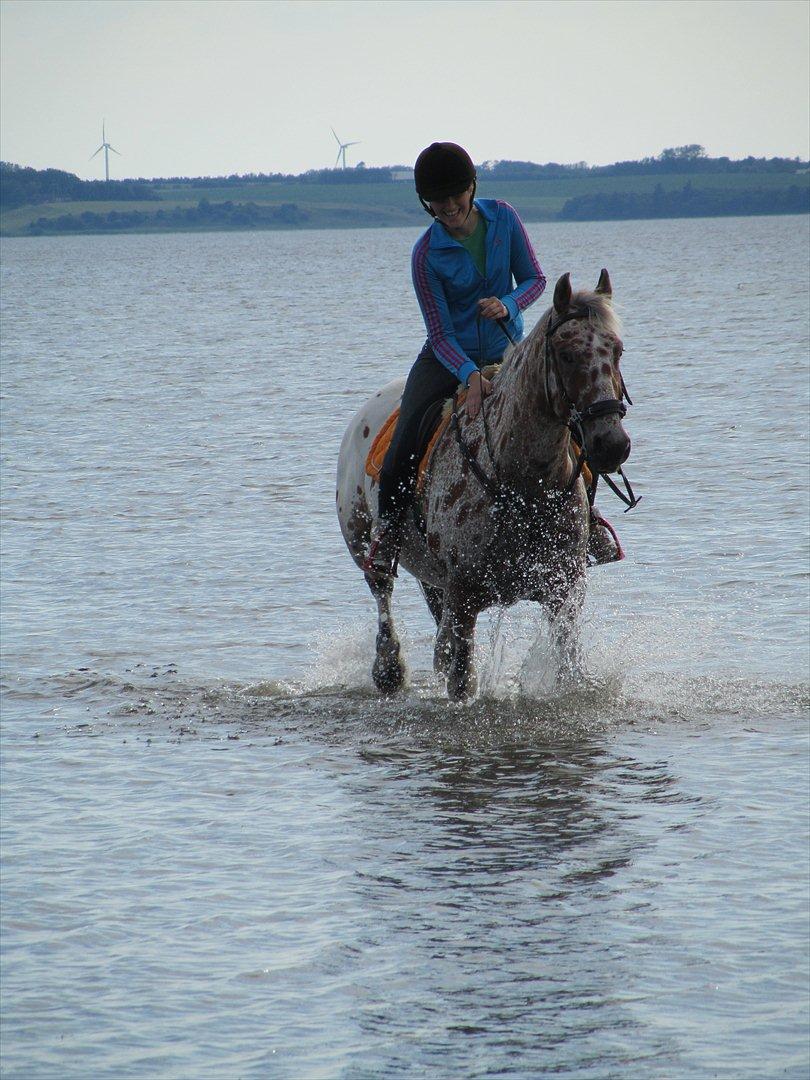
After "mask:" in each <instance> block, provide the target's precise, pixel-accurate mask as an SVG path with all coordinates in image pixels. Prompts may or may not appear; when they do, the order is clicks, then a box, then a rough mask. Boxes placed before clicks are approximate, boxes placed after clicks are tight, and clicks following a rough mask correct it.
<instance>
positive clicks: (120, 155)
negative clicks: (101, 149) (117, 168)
mask: <svg viewBox="0 0 810 1080" xmlns="http://www.w3.org/2000/svg"><path fill="white" fill-rule="evenodd" d="M110 150H112V152H113V153H114V154H118V156H119V157H122V156H123V155H122V154H121V151H120V150H116V149H115V147H114V146H111V147H110Z"/></svg>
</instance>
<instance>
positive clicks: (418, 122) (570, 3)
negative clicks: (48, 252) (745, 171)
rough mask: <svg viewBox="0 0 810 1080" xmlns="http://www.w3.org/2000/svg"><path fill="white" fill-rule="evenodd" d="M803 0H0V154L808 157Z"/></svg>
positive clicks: (323, 163)
mask: <svg viewBox="0 0 810 1080" xmlns="http://www.w3.org/2000/svg"><path fill="white" fill-rule="evenodd" d="M809 30H810V2H808V0H403V2H400V0H0V52H1V56H0V60H1V61H2V76H0V78H1V82H0V155H1V156H2V158H3V160H5V161H12V162H15V163H16V164H18V165H29V166H33V167H34V168H48V167H53V168H59V169H66V170H68V171H69V172H73V173H76V174H77V175H78V176H80V177H82V178H85V179H92V178H103V176H104V155H103V154H99V155H97V156H96V157H94V158H93V159H92V160H90V157H91V155H92V154H93V152H94V151H95V150H96V148H97V147H98V146H99V145H100V144H101V141H102V122H104V123H105V124H106V133H107V139H108V141H109V142H110V143H111V145H112V146H113V147H114V148H115V149H116V150H118V151H119V154H120V156H116V155H114V154H111V155H110V175H111V177H113V178H123V177H156V176H221V175H229V174H231V173H250V172H284V173H300V172H304V171H306V170H307V169H320V168H328V167H332V166H333V165H334V164H335V159H336V156H337V153H338V146H337V143H336V142H335V139H334V137H333V135H332V132H331V131H330V128H334V129H335V131H336V132H337V133H338V135H339V136H340V138H341V139H342V140H343V141H344V142H349V141H355V140H357V141H358V142H359V145H357V146H352V147H350V148H349V149H348V150H347V161H348V163H349V165H355V164H357V163H358V162H360V161H363V162H364V163H365V164H366V165H368V166H373V165H396V164H401V165H412V164H413V161H414V159H415V158H416V156H417V154H418V153H419V151H420V150H421V149H422V148H423V147H424V146H426V145H428V144H429V143H431V142H433V141H434V140H437V139H438V140H443V139H448V140H452V141H454V142H458V143H461V144H462V145H463V146H465V147H466V148H467V149H468V150H469V152H470V154H471V155H472V157H473V159H474V160H475V161H476V162H483V161H487V160H496V159H504V158H506V159H513V160H523V161H536V162H547V161H559V162H565V163H571V162H577V161H586V162H588V163H589V164H591V165H594V164H606V163H609V162H613V161H620V160H627V159H635V158H640V157H647V156H654V155H656V154H658V153H660V152H661V150H662V149H664V148H665V147H672V146H682V145H684V144H688V143H700V144H701V145H703V146H705V148H706V150H707V151H708V153H709V154H711V155H712V156H721V155H727V156H729V157H732V158H735V157H746V156H747V155H749V154H753V155H754V156H756V157H772V156H784V157H794V156H799V157H801V158H802V159H803V160H805V159H807V158H808V155H810V115H809V106H808V101H809V100H810V93H809V92H808V86H809V84H810V74H809V73H808V54H809V53H810V33H809Z"/></svg>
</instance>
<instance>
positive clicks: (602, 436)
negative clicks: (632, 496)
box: [587, 424, 631, 473]
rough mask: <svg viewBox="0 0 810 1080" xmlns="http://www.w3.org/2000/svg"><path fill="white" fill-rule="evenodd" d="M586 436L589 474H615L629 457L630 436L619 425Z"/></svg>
mask: <svg viewBox="0 0 810 1080" xmlns="http://www.w3.org/2000/svg"><path fill="white" fill-rule="evenodd" d="M588 434H589V437H588V440H587V444H588V445H587V450H588V466H589V467H590V469H591V472H597V473H612V472H616V470H617V469H620V468H621V467H622V465H624V463H625V461H627V459H628V458H629V457H630V448H631V442H630V436H629V435H628V434H627V432H626V431H625V430H624V428H623V427H622V426H621V424H615V425H610V427H609V428H607V429H606V430H604V429H603V430H601V431H594V432H590V433H588Z"/></svg>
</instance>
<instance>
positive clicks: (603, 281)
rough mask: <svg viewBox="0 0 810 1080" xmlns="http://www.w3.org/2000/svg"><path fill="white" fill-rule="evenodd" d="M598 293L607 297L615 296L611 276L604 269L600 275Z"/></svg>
mask: <svg viewBox="0 0 810 1080" xmlns="http://www.w3.org/2000/svg"><path fill="white" fill-rule="evenodd" d="M596 291H597V292H598V293H604V295H605V296H613V286H612V285H611V284H610V274H609V273H608V272H607V270H605V269H604V267H603V268H602V273H601V274H600V275H599V282H598V284H597V286H596Z"/></svg>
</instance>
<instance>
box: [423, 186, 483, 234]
mask: <svg viewBox="0 0 810 1080" xmlns="http://www.w3.org/2000/svg"><path fill="white" fill-rule="evenodd" d="M472 200H473V185H472V184H470V186H469V187H468V188H467V189H466V190H465V191H462V192H460V193H459V194H458V195H448V196H447V198H445V199H431V200H430V208H431V210H432V211H433V213H434V214H435V215H436V219H437V220H438V221H440V222H441V223H442V225H444V226H446V228H448V229H458V228H459V227H460V226H461V225H463V224H464V222H465V221H466V220H467V218H468V216H469V213H470V209H471V207H472Z"/></svg>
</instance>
